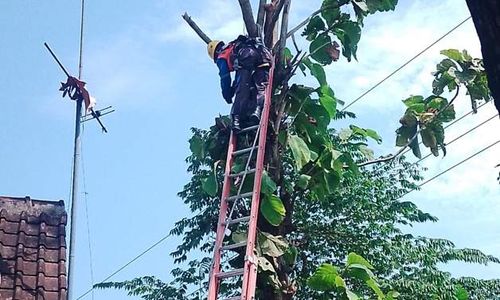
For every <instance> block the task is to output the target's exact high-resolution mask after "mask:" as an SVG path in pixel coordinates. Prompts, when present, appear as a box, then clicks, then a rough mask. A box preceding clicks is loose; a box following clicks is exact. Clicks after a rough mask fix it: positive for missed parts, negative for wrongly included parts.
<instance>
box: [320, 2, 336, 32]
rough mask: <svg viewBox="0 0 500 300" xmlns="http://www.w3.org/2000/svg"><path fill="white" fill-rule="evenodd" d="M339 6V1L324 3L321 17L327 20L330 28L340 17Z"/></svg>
mask: <svg viewBox="0 0 500 300" xmlns="http://www.w3.org/2000/svg"><path fill="white" fill-rule="evenodd" d="M337 4H338V3H337V0H325V1H323V4H322V6H321V7H322V10H321V16H322V17H323V18H324V19H325V20H326V24H327V25H328V26H332V25H333V23H335V21H337V20H338V18H339V17H340V8H339V7H338V5H337Z"/></svg>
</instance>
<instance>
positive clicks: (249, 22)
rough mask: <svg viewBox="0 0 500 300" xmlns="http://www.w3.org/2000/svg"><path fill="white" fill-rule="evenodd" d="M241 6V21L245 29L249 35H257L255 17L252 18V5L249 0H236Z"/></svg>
mask: <svg viewBox="0 0 500 300" xmlns="http://www.w3.org/2000/svg"><path fill="white" fill-rule="evenodd" d="M238 2H239V3H240V7H241V13H242V15H243V21H245V27H246V29H247V32H248V35H249V36H251V37H257V35H258V34H257V25H256V24H255V19H254V18H253V12H252V5H251V4H250V1H249V0H238Z"/></svg>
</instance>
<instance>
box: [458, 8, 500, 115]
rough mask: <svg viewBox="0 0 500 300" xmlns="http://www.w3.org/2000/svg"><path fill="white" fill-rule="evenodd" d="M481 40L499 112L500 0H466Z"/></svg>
mask: <svg viewBox="0 0 500 300" xmlns="http://www.w3.org/2000/svg"><path fill="white" fill-rule="evenodd" d="M466 2H467V6H469V10H470V13H471V15H472V20H473V21H474V25H475V26H476V31H477V34H478V36H479V40H480V41H481V52H482V53H483V62H484V67H485V69H486V74H487V76H488V84H489V87H490V90H491V94H492V96H493V98H494V101H495V106H496V108H497V110H498V111H499V112H500V42H499V41H500V2H499V1H498V0H466Z"/></svg>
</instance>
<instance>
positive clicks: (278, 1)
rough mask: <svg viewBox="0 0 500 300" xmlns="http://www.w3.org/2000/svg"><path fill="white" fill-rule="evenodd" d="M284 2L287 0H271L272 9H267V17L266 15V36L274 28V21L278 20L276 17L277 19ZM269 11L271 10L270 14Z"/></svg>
mask: <svg viewBox="0 0 500 300" xmlns="http://www.w3.org/2000/svg"><path fill="white" fill-rule="evenodd" d="M285 2H287V0H274V1H273V4H272V6H273V9H272V10H270V11H268V14H269V17H268V23H267V24H266V25H267V29H266V36H269V35H271V34H272V30H274V27H275V25H276V23H277V22H278V19H279V17H280V14H281V10H282V9H283V6H284V5H285ZM271 12H272V14H271Z"/></svg>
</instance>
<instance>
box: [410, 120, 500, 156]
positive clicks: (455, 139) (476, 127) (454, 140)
mask: <svg viewBox="0 0 500 300" xmlns="http://www.w3.org/2000/svg"><path fill="white" fill-rule="evenodd" d="M497 116H498V114H494V115H493V116H491V117H490V118H488V119H487V120H485V121H483V122H481V123H479V124H478V125H476V126H474V127H472V128H471V129H469V130H467V131H466V132H464V133H462V134H461V135H459V136H457V137H456V138H454V139H453V140H451V141H449V142H448V143H446V146H449V145H451V144H453V143H454V142H456V141H458V140H459V139H461V138H463V137H464V136H466V135H468V134H469V133H471V132H473V131H474V130H476V129H478V128H479V127H481V126H483V125H484V124H486V123H488V122H489V121H491V120H493V119H496V117H497ZM450 125H451V124H450ZM431 155H432V153H429V154H427V155H426V156H424V157H422V158H421V159H419V160H418V161H416V162H415V163H414V164H418V163H420V162H422V161H423V160H425V159H426V158H428V157H429V156H431Z"/></svg>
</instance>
